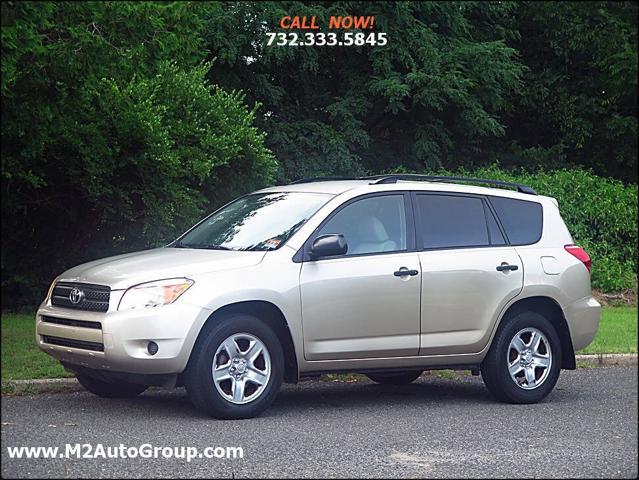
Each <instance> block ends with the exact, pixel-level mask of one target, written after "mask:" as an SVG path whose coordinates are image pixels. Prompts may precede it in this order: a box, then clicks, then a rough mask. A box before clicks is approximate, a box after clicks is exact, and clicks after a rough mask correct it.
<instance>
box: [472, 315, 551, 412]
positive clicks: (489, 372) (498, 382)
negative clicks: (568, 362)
mask: <svg viewBox="0 0 639 480" xmlns="http://www.w3.org/2000/svg"><path fill="white" fill-rule="evenodd" d="M529 328H533V329H537V330H539V331H540V332H541V333H542V334H543V335H544V336H545V337H546V340H547V342H548V344H549V345H548V346H549V348H550V352H551V355H552V357H551V358H552V362H551V365H550V368H548V369H546V370H547V372H546V373H545V378H544V379H543V380H541V378H542V376H543V375H544V371H545V370H544V369H543V368H533V369H532V371H533V372H534V376H535V378H536V377H537V375H539V380H541V383H540V384H539V386H537V387H532V388H531V389H529V390H528V389H524V387H522V386H519V385H518V383H522V384H527V380H526V379H525V372H524V374H523V377H524V378H521V380H519V381H518V382H517V383H516V381H515V380H514V379H513V378H512V377H511V375H510V372H509V371H508V362H509V361H514V359H516V358H521V357H517V355H516V352H514V351H513V350H512V349H510V342H511V341H512V340H513V339H514V338H515V336H516V335H517V334H518V332H521V331H522V330H524V329H529ZM525 336H526V333H524V338H525ZM544 343H545V342H544ZM544 349H545V348H544ZM513 354H515V355H514V359H513V358H512V356H513ZM509 355H510V357H509ZM561 358H562V357H561V341H560V339H559V335H558V334H557V331H556V330H555V327H554V326H553V325H552V323H551V322H550V321H549V320H548V319H547V318H545V317H544V316H543V315H540V314H539V313H536V312H530V311H524V312H519V313H517V314H515V315H514V316H513V317H511V318H505V319H504V320H503V321H502V324H501V325H500V326H499V329H498V331H497V334H496V335H495V338H494V339H493V343H492V345H491V347H490V349H489V351H488V354H487V355H486V358H485V359H484V361H483V363H482V365H481V374H482V378H483V380H484V384H485V385H486V387H487V388H488V391H489V392H490V393H491V394H492V395H493V397H495V398H496V399H497V400H500V401H502V402H507V403H537V402H539V401H541V400H543V399H544V398H545V397H546V396H547V395H548V394H549V393H550V392H551V391H552V389H553V388H554V387H555V384H556V383H557V379H558V378H559V372H560V370H561ZM540 371H541V373H539V372H540ZM519 375H522V374H521V373H520V374H519ZM535 381H536V380H535Z"/></svg>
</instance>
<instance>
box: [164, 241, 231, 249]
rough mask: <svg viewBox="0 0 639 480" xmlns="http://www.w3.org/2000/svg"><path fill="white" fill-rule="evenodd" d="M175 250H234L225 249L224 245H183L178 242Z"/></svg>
mask: <svg viewBox="0 0 639 480" xmlns="http://www.w3.org/2000/svg"><path fill="white" fill-rule="evenodd" d="M174 248H199V249H203V250H233V249H232V248H229V247H225V246H223V245H207V244H205V243H182V242H177V243H176V244H175V245H174Z"/></svg>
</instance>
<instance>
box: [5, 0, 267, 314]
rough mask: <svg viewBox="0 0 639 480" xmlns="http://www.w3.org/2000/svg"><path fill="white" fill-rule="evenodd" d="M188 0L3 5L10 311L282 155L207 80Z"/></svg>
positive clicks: (247, 182) (157, 237) (168, 236)
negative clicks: (59, 277) (79, 267)
mask: <svg viewBox="0 0 639 480" xmlns="http://www.w3.org/2000/svg"><path fill="white" fill-rule="evenodd" d="M197 8H200V5H199V4H197V3H196V4H192V3H181V2H174V3H149V2H141V3H135V2H133V3H132V2H102V3H100V2H77V3H76V2H59V3H53V2H47V3H37V2H35V3H34V2H22V3H10V4H9V5H5V4H3V6H2V19H3V23H2V40H3V45H2V68H3V70H2V73H3V75H2V223H3V235H2V258H1V263H2V295H3V302H2V303H3V306H4V307H5V308H7V307H13V308H15V307H17V306H19V305H25V304H31V305H33V304H35V303H36V302H38V301H40V300H41V299H42V298H43V297H44V295H45V293H46V289H47V286H48V284H49V283H50V282H51V280H52V279H53V277H54V276H55V275H57V274H59V273H61V272H62V271H64V270H66V269H67V268H69V267H71V266H73V265H77V264H79V263H82V262H84V261H88V260H92V259H97V258H102V257H106V256H109V255H114V254H117V253H122V252H127V251H132V250H140V249H144V248H149V247H154V246H159V245H163V244H166V243H168V241H170V240H172V239H174V238H175V237H176V236H177V235H179V234H180V233H181V232H182V231H184V230H185V229H186V228H188V227H189V226H191V225H192V224H193V223H194V222H195V221H196V220H198V219H200V218H201V217H202V216H203V215H204V214H205V213H206V212H207V211H210V210H211V209H212V208H213V207H214V206H216V205H219V204H220V203H224V202H225V201H227V200H229V199H230V198H232V197H235V196H237V195H238V194H239V193H244V192H246V191H251V190H255V189H257V188H260V187H262V186H265V185H267V184H270V183H272V181H273V177H274V174H275V171H276V169H277V163H276V162H275V159H274V158H273V155H272V154H271V152H270V151H269V150H268V149H267V148H266V147H265V146H264V134H263V133H262V132H260V131H259V130H258V129H257V128H256V127H255V126H254V121H255V115H256V110H255V108H253V107H251V108H249V107H247V106H246V104H245V103H244V97H243V95H242V94H241V93H239V92H234V91H232V92H228V91H225V90H223V89H221V88H219V87H217V86H211V84H210V83H209V81H208V80H206V78H205V77H206V75H207V73H208V71H209V70H210V67H211V65H210V64H208V63H203V62H202V61H201V60H202V59H203V58H204V52H202V51H201V46H200V42H199V40H198V38H199V32H200V28H201V25H200V22H199V20H198V16H197V15H196V12H195V11H194V10H195V9H197Z"/></svg>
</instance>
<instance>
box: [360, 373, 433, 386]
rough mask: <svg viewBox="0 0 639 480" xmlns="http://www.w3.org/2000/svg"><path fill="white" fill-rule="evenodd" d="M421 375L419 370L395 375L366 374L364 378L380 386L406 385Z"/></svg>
mask: <svg viewBox="0 0 639 480" xmlns="http://www.w3.org/2000/svg"><path fill="white" fill-rule="evenodd" d="M421 374H422V371H421V370H416V371H412V370H411V371H408V372H397V373H367V374H366V376H367V377H368V378H370V379H371V380H372V381H373V382H376V383H381V384H382V385H407V384H409V383H412V382H414V381H415V380H417V379H418V378H419V376H420V375H421Z"/></svg>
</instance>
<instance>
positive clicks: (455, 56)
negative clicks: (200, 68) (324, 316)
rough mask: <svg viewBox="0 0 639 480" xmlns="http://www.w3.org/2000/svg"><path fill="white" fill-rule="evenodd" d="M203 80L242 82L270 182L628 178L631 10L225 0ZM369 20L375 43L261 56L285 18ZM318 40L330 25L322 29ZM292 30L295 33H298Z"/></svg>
mask: <svg viewBox="0 0 639 480" xmlns="http://www.w3.org/2000/svg"><path fill="white" fill-rule="evenodd" d="M203 11H204V17H203V18H204V40H205V46H206V48H207V49H208V50H209V52H210V53H209V55H210V56H211V57H215V58H217V61H218V63H217V68H216V69H215V70H214V71H213V72H212V73H211V77H212V78H213V79H214V80H215V81H216V82H219V83H220V84H222V85H224V86H228V87H231V88H242V89H243V90H244V91H245V92H247V99H248V100H249V101H250V102H260V103H262V104H264V106H265V108H264V110H265V111H266V112H268V115H266V116H264V117H260V118H258V125H259V126H260V127H262V128H263V129H264V130H265V131H267V132H269V137H268V140H267V143H268V146H269V147H270V148H271V149H272V150H273V152H274V153H275V154H276V156H277V158H278V160H279V161H280V172H279V179H280V180H290V179H295V178H299V177H303V176H313V175H321V174H332V175H340V174H344V175H345V174H357V173H362V172H363V171H369V172H377V171H380V170H382V169H385V168H393V167H398V166H405V167H408V168H413V169H420V168H449V169H455V168H458V167H462V166H464V167H478V166H482V165H490V164H492V163H495V162H498V163H500V164H501V165H502V166H504V167H517V166H524V167H535V168H536V167H540V166H541V167H543V168H545V169H556V168H562V167H575V166H582V167H586V168H590V169H592V170H593V171H595V173H597V174H599V175H603V176H614V177H616V178H620V179H622V180H624V181H626V182H634V183H636V181H637V112H636V107H637V20H636V19H637V13H638V8H637V3H636V2H617V3H614V2H563V3H558V2H519V3H514V2H513V3H511V2H461V3H460V2H375V3H373V2H352V1H348V2H330V3H328V2H327V3H320V2H296V1H285V2H228V3H214V4H210V5H208V6H207V7H206V8H204V9H203ZM345 14H353V15H358V14H359V15H375V18H376V24H375V25H376V26H375V30H376V31H380V32H386V33H387V34H388V38H389V43H388V45H387V46H385V47H379V46H377V47H368V46H366V47H323V48H322V47H316V48H309V47H278V46H266V36H265V34H264V32H265V31H271V32H278V31H281V30H280V29H279V27H278V25H277V23H278V21H279V19H280V18H281V17H282V16H283V15H306V16H316V17H317V23H318V24H319V25H320V26H325V25H326V24H327V22H328V18H329V17H330V16H331V15H345ZM324 31H326V30H324ZM298 33H299V34H300V35H302V36H303V34H304V33H305V31H303V30H299V31H298Z"/></svg>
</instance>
